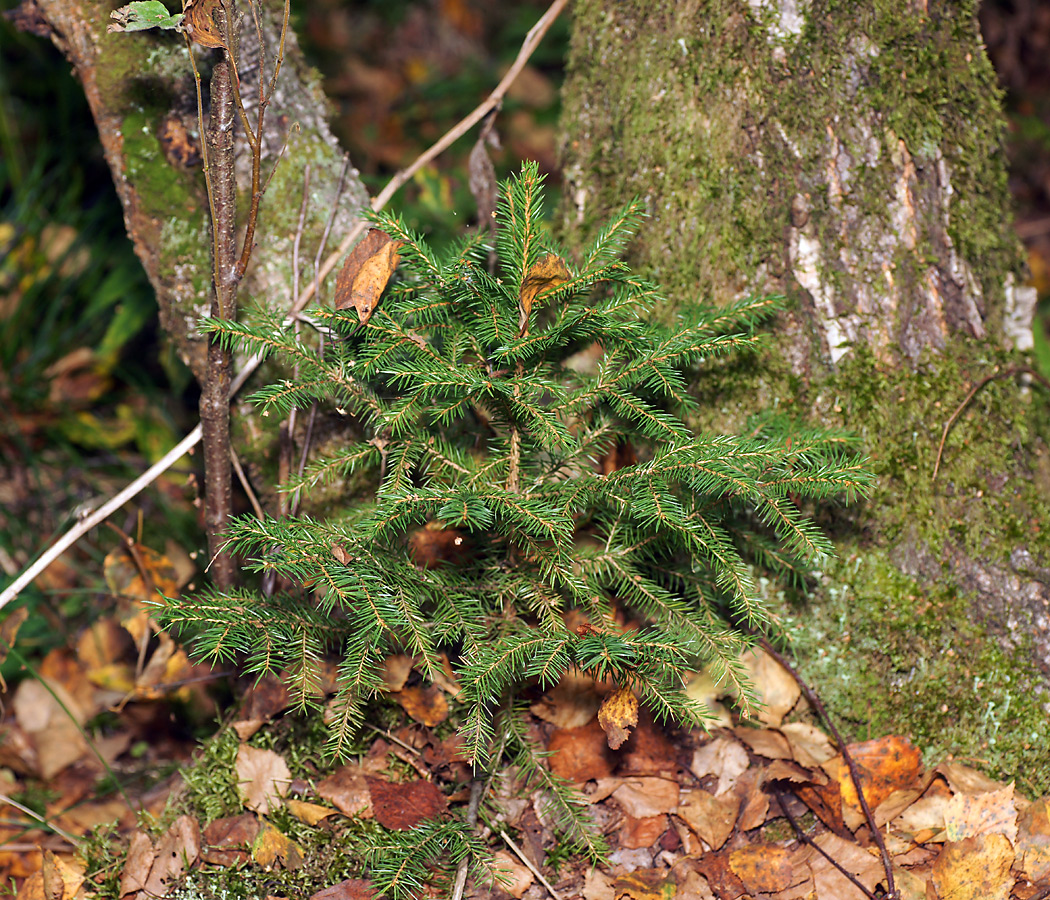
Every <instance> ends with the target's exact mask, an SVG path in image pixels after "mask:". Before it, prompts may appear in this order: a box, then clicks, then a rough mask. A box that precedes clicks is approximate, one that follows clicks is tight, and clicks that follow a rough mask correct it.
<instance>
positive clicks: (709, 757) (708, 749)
mask: <svg viewBox="0 0 1050 900" xmlns="http://www.w3.org/2000/svg"><path fill="white" fill-rule="evenodd" d="M749 765H751V760H750V759H748V756H747V751H746V750H745V749H744V748H743V746H741V744H740V743H739V742H738V741H735V740H732V739H730V738H726V737H717V738H715V739H714V740H713V741H708V742H707V743H705V744H701V745H700V746H699V747H697V748H696V750H695V751H693V760H692V762H691V763H690V764H689V771H690V772H692V773H693V774H694V775H695V776H696V777H697V778H704V777H706V776H707V775H714V776H716V777H717V778H718V787H717V788H716V790H715V796H720V795H721V794H724V793H725V792H726V791H728V790H730V789H731V788H732V787H733V785H734V784H736V781H737V779H738V778H739V777H740V776H741V774H743V772H745V771H746V770H747V767H748V766H749Z"/></svg>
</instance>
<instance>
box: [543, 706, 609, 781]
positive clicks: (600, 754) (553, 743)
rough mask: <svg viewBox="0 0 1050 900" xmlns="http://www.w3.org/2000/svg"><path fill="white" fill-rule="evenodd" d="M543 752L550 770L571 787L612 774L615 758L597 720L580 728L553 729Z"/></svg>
mask: <svg viewBox="0 0 1050 900" xmlns="http://www.w3.org/2000/svg"><path fill="white" fill-rule="evenodd" d="M547 750H548V751H549V752H550V754H551V755H550V757H549V759H548V764H549V765H550V768H551V771H552V772H553V773H554V774H555V775H557V776H558V777H559V778H564V779H565V780H566V781H569V782H572V783H573V784H579V783H580V782H582V781H590V780H591V779H595V780H597V779H599V778H608V777H609V776H610V775H612V771H613V767H614V765H615V757H614V756H613V754H612V753H611V752H610V751H609V745H608V742H607V741H606V737H605V732H604V731H602V728H601V726H600V725H599V724H598V721H597V720H594V721H592V722H590V723H588V724H587V725H584V726H583V727H582V728H557V729H555V730H554V731H553V732H552V733H551V736H550V740H549V741H548V742H547Z"/></svg>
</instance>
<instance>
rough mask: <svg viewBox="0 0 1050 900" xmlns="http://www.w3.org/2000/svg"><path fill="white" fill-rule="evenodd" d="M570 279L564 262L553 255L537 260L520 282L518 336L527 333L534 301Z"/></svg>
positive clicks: (570, 275) (546, 255)
mask: <svg viewBox="0 0 1050 900" xmlns="http://www.w3.org/2000/svg"><path fill="white" fill-rule="evenodd" d="M571 278H572V274H571V273H570V272H569V269H568V267H567V266H566V265H565V260H563V259H562V258H561V257H560V256H557V255H556V254H554V253H546V254H544V255H543V256H541V257H540V258H539V259H537V260H536V261H535V262H534V263H533V264H532V265H531V266H529V268H528V271H526V273H525V277H524V278H523V279H522V280H521V290H520V291H519V293H518V312H519V321H518V326H519V335H520V336H521V337H524V336H525V335H527V334H528V333H529V318H530V316H531V315H532V307H533V305H534V304H535V302H536V300H537V299H539V298H540V297H541V296H542V295H543V294H546V293H547V292H549V291H552V290H554V289H555V288H558V287H560V286H561V285H563V284H565V282H567V281H569V279H571Z"/></svg>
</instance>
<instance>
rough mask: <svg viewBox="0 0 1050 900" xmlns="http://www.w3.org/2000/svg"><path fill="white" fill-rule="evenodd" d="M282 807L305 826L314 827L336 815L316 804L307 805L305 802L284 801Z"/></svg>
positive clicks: (331, 810)
mask: <svg viewBox="0 0 1050 900" xmlns="http://www.w3.org/2000/svg"><path fill="white" fill-rule="evenodd" d="M284 805H285V806H287V807H288V812H290V813H291V814H292V815H293V816H295V817H296V818H297V819H298V820H299V821H300V822H305V823H306V824H307V825H316V824H317V823H318V822H323V821H324V820H325V819H327V818H328V817H329V816H334V815H335V814H336V810H334V809H331V808H329V807H327V806H321V805H320V804H318V803H307V802H306V801H305V800H294V799H292V800H285V801H284Z"/></svg>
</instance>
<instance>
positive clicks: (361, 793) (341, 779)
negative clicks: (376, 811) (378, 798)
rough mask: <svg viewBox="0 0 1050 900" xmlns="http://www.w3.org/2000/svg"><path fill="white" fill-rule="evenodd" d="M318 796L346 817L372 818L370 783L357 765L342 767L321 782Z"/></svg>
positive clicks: (318, 786) (318, 787) (349, 764)
mask: <svg viewBox="0 0 1050 900" xmlns="http://www.w3.org/2000/svg"><path fill="white" fill-rule="evenodd" d="M317 796H319V797H321V798H322V799H324V800H327V801H328V802H329V803H332V804H333V805H334V806H335V807H336V809H338V810H339V811H340V812H341V813H342V814H343V815H344V816H351V817H352V816H361V817H362V818H371V817H372V796H371V793H370V791H369V789H368V781H367V779H366V777H365V772H363V771H362V769H361V766H360V765H358V764H357V763H348V764H347V765H345V766H342V767H341V768H339V769H337V770H336V771H335V772H333V773H332V774H331V775H329V776H328V777H327V778H325V779H324V780H323V781H322V782H320V784H318V785H317Z"/></svg>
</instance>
